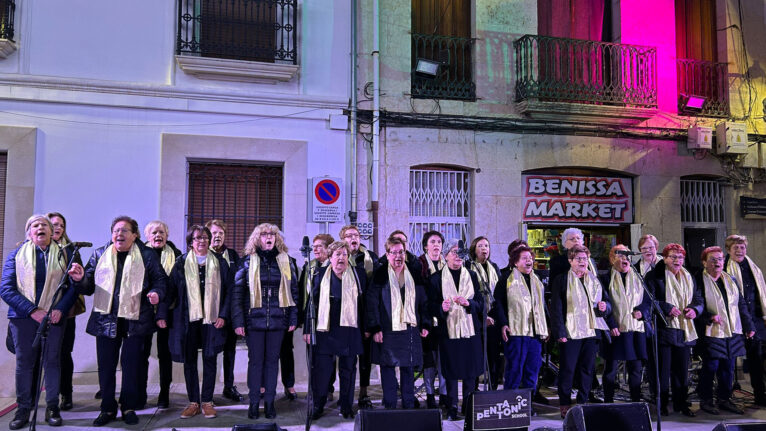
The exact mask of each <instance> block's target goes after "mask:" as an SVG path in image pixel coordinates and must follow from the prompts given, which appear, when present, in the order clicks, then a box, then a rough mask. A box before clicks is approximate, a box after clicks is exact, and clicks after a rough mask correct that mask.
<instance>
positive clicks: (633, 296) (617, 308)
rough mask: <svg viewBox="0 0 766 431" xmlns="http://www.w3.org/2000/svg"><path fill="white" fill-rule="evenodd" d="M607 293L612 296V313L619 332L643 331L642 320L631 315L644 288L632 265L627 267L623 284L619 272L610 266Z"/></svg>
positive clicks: (642, 297)
mask: <svg viewBox="0 0 766 431" xmlns="http://www.w3.org/2000/svg"><path fill="white" fill-rule="evenodd" d="M609 295H610V296H611V297H612V315H613V316H614V320H616V321H617V325H618V329H619V330H620V332H629V331H632V332H644V322H642V321H640V320H638V319H636V318H634V317H633V309H634V308H636V307H638V306H639V305H641V302H643V300H644V288H643V286H641V280H639V279H638V274H636V271H635V270H634V269H633V268H632V267H628V274H627V275H626V276H625V284H624V285H623V282H622V275H620V272H619V271H616V270H615V269H614V268H612V280H611V282H610V283H609Z"/></svg>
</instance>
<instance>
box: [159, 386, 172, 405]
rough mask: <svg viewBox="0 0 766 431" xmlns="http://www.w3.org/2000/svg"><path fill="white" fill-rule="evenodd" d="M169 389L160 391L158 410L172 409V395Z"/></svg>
mask: <svg viewBox="0 0 766 431" xmlns="http://www.w3.org/2000/svg"><path fill="white" fill-rule="evenodd" d="M169 392H170V391H169V390H168V389H164V388H163V389H160V396H159V397H157V408H158V409H166V408H168V407H170V394H169Z"/></svg>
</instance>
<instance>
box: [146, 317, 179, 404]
mask: <svg viewBox="0 0 766 431" xmlns="http://www.w3.org/2000/svg"><path fill="white" fill-rule="evenodd" d="M156 333H157V362H158V364H159V372H160V392H161V393H168V392H170V384H171V383H172V382H173V360H172V359H171V358H170V345H169V344H168V338H169V334H170V330H169V329H168V328H157V332H156ZM153 340H154V334H150V335H147V336H146V341H145V344H144V381H145V382H146V385H144V392H143V394H142V397H141V399H142V401H143V402H142V403H141V404H142V405H143V404H146V399H147V397H146V386H147V385H148V383H149V356H151V353H152V342H153Z"/></svg>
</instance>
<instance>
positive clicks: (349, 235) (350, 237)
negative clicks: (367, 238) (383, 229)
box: [343, 233, 359, 239]
mask: <svg viewBox="0 0 766 431" xmlns="http://www.w3.org/2000/svg"><path fill="white" fill-rule="evenodd" d="M343 238H349V239H354V238H359V234H358V233H347V234H345V235H343Z"/></svg>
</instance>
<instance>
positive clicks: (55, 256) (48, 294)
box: [16, 241, 66, 312]
mask: <svg viewBox="0 0 766 431" xmlns="http://www.w3.org/2000/svg"><path fill="white" fill-rule="evenodd" d="M36 249H37V246H35V244H34V243H33V242H32V241H26V242H24V245H22V246H21V248H19V251H18V252H17V253H16V286H17V287H18V289H19V292H21V294H22V295H24V297H25V298H27V299H28V300H30V301H31V302H32V303H33V304H34V303H35V300H36V299H37V286H36V283H35V271H36V268H35V267H36V266H37V256H36ZM62 257H63V253H61V248H59V245H58V244H56V242H55V241H51V243H50V245H48V256H47V262H46V266H45V284H44V285H43V291H42V294H41V295H40V302H38V303H37V308H39V309H41V310H44V311H46V312H47V311H48V309H49V308H51V304H52V303H53V295H54V294H55V293H56V288H57V287H58V285H59V281H61V277H62V275H64V271H66V266H65V264H64V263H63V262H61V258H62Z"/></svg>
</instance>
